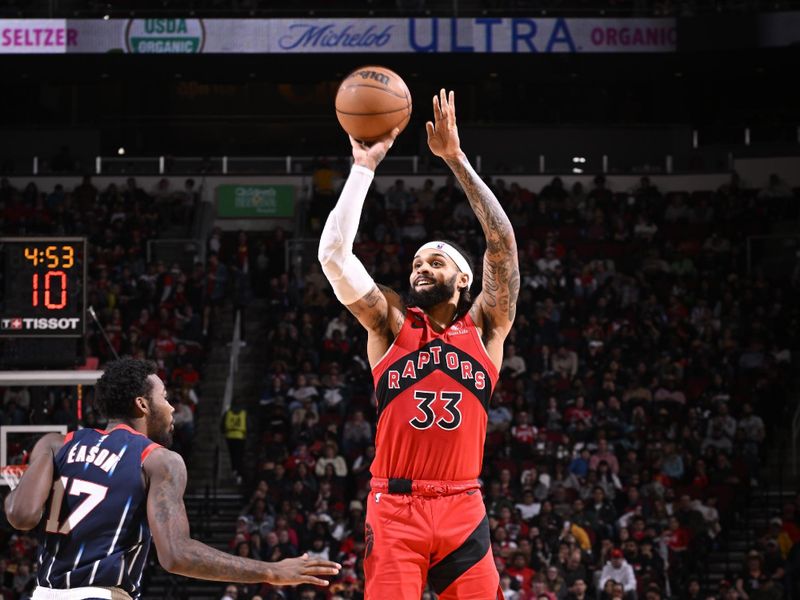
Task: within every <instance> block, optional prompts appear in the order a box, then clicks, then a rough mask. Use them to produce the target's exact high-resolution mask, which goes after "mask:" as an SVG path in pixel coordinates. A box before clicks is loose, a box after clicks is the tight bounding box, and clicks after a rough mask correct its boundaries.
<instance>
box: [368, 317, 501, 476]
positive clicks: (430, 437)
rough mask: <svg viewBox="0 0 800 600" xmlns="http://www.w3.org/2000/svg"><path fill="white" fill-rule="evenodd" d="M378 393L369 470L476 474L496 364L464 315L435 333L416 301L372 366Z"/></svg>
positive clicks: (375, 473) (387, 473) (388, 473)
mask: <svg viewBox="0 0 800 600" xmlns="http://www.w3.org/2000/svg"><path fill="white" fill-rule="evenodd" d="M372 374H373V377H374V379H375V393H376V396H377V399H378V428H377V433H376V435H375V460H374V461H373V463H372V468H371V469H370V471H371V472H372V475H373V476H374V477H386V478H390V477H396V478H404V479H427V480H447V481H459V480H468V479H476V478H477V477H478V475H480V472H481V465H482V463H483V444H484V440H485V438H486V422H487V420H488V417H487V411H488V407H489V399H490V398H491V396H492V390H493V389H494V386H495V384H496V383H497V377H498V373H497V369H496V367H495V366H494V363H492V361H491V360H490V359H489V356H488V355H487V354H486V348H485V347H484V345H483V342H482V341H481V339H480V337H479V335H478V330H477V329H476V327H475V324H474V323H473V322H472V319H471V318H470V317H469V315H465V316H463V317H461V318H460V319H458V320H457V321H455V322H454V323H453V324H452V325H450V327H448V328H447V329H445V330H444V331H443V332H442V333H436V331H434V329H433V328H432V327H431V326H430V323H429V322H428V317H427V316H426V315H425V313H424V312H423V311H422V310H420V309H418V308H409V309H408V310H407V311H406V320H405V323H404V324H403V327H402V328H401V329H400V332H399V333H398V334H397V338H396V339H395V341H394V343H393V344H392V345H391V347H390V348H389V350H388V351H387V352H386V354H385V355H384V356H383V358H381V360H380V361H379V362H378V364H377V365H375V367H374V368H373V369H372Z"/></svg>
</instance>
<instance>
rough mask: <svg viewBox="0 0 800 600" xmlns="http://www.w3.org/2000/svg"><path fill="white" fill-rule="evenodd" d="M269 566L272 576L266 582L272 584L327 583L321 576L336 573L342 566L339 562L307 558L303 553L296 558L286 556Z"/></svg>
mask: <svg viewBox="0 0 800 600" xmlns="http://www.w3.org/2000/svg"><path fill="white" fill-rule="evenodd" d="M270 566H271V568H272V577H271V578H270V580H269V581H268V583H271V584H273V585H300V584H303V583H308V584H311V585H328V583H329V582H328V581H327V580H326V579H322V576H324V575H338V574H339V571H340V569H341V568H342V565H340V564H339V563H335V562H331V561H329V560H322V559H319V558H309V556H308V554H303V556H300V557H298V558H287V559H285V560H282V561H280V562H277V563H274V564H272V565H270Z"/></svg>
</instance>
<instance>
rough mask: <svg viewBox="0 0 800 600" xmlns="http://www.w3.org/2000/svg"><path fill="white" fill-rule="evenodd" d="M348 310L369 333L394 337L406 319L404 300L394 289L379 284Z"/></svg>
mask: <svg viewBox="0 0 800 600" xmlns="http://www.w3.org/2000/svg"><path fill="white" fill-rule="evenodd" d="M347 309H348V310H349V311H350V312H351V313H352V314H353V316H354V317H355V318H356V319H358V322H359V323H361V325H362V326H363V327H364V328H365V329H367V330H368V331H370V332H375V333H379V334H386V335H390V334H391V335H392V337H393V336H394V335H397V332H398V331H400V328H401V327H402V326H403V320H404V319H405V306H404V303H403V299H402V298H401V297H400V295H399V294H398V293H397V292H395V291H394V290H393V289H391V288H388V287H386V286H385V285H381V284H379V283H376V284H375V285H374V286H373V288H372V289H371V290H370V291H369V292H367V294H366V295H365V296H364V297H363V298H361V300H359V301H358V302H354V303H353V304H350V305H348V306H347Z"/></svg>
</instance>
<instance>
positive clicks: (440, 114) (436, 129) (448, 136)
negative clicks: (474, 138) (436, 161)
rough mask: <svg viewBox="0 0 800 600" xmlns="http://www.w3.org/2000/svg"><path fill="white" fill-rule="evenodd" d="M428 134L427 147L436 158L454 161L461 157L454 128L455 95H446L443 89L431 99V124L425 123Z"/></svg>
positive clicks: (456, 129) (459, 142) (451, 93)
mask: <svg viewBox="0 0 800 600" xmlns="http://www.w3.org/2000/svg"><path fill="white" fill-rule="evenodd" d="M425 130H426V131H427V132H428V147H429V148H430V149H431V152H433V153H434V154H435V155H436V156H438V157H440V158H442V159H444V160H449V159H455V158H458V157H459V156H461V154H462V152H461V141H460V140H459V139H458V127H456V94H455V92H453V91H452V90H450V93H449V94H448V93H446V92H445V90H444V88H442V89H441V90H440V91H439V94H438V95H437V96H434V97H433V122H431V121H428V122H427V123H425Z"/></svg>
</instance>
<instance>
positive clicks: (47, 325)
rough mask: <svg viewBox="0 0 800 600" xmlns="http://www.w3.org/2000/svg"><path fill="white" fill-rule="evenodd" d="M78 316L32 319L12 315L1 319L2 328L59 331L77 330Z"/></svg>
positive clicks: (0, 325) (0, 326)
mask: <svg viewBox="0 0 800 600" xmlns="http://www.w3.org/2000/svg"><path fill="white" fill-rule="evenodd" d="M79 322H80V319H79V318H78V317H71V318H61V319H55V318H51V319H32V318H24V319H21V318H19V317H11V318H8V319H0V328H2V329H16V330H20V331H34V330H42V329H49V330H58V331H76V330H77V329H78V323H79Z"/></svg>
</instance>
